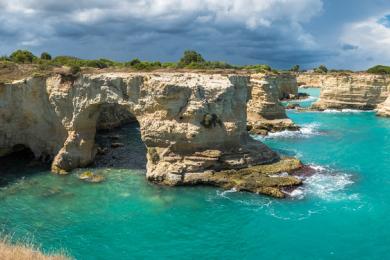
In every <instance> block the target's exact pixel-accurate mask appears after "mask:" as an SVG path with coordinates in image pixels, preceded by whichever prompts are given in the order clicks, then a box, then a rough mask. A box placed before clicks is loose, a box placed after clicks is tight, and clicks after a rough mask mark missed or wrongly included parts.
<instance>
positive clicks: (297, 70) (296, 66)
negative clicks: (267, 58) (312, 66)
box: [290, 65, 300, 72]
mask: <svg viewBox="0 0 390 260" xmlns="http://www.w3.org/2000/svg"><path fill="white" fill-rule="evenodd" d="M299 69H300V67H299V65H294V66H293V67H292V68H291V69H290V71H294V72H299Z"/></svg>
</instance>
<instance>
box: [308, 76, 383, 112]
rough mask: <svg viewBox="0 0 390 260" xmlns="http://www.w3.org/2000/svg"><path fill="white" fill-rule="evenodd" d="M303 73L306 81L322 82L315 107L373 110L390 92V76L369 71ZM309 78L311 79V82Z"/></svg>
mask: <svg viewBox="0 0 390 260" xmlns="http://www.w3.org/2000/svg"><path fill="white" fill-rule="evenodd" d="M312 77H313V79H310V74H309V73H308V74H305V76H304V78H303V76H300V80H302V81H303V80H305V81H306V82H305V84H313V85H317V86H318V85H319V86H320V87H321V94H320V98H319V100H318V101H317V102H316V103H314V104H313V109H317V110H325V109H360V110H372V109H375V108H376V107H377V106H378V105H379V104H381V103H383V102H384V101H385V100H386V98H387V97H388V95H389V93H390V78H389V77H388V76H383V75H373V74H367V73H338V74H336V73H332V74H326V75H322V76H321V75H318V74H313V75H312ZM308 82H309V83H308Z"/></svg>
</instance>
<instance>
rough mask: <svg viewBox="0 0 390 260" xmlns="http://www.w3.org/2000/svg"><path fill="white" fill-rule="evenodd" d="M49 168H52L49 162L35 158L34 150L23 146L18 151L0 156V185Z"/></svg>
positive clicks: (3, 185) (2, 185)
mask: <svg viewBox="0 0 390 260" xmlns="http://www.w3.org/2000/svg"><path fill="white" fill-rule="evenodd" d="M48 169H50V167H49V164H44V163H41V162H40V161H37V160H35V158H34V154H33V152H32V151H31V150H30V149H28V148H26V147H23V149H20V150H18V151H17V152H14V153H12V154H10V155H7V156H4V157H1V158H0V187H5V186H7V185H9V184H11V183H13V182H15V181H17V180H19V179H23V178H26V177H29V176H32V175H34V174H38V173H40V172H42V171H46V170H48Z"/></svg>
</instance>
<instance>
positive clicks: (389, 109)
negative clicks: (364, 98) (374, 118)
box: [377, 95, 390, 117]
mask: <svg viewBox="0 0 390 260" xmlns="http://www.w3.org/2000/svg"><path fill="white" fill-rule="evenodd" d="M377 115H378V116H385V117H390V95H389V97H388V98H387V99H386V101H385V102H383V103H382V104H380V105H378V109H377Z"/></svg>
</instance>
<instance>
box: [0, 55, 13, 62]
mask: <svg viewBox="0 0 390 260" xmlns="http://www.w3.org/2000/svg"><path fill="white" fill-rule="evenodd" d="M0 61H11V59H10V58H9V57H8V56H7V55H3V56H0Z"/></svg>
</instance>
